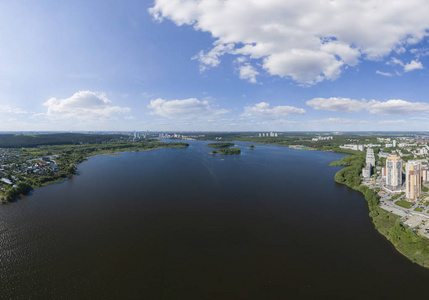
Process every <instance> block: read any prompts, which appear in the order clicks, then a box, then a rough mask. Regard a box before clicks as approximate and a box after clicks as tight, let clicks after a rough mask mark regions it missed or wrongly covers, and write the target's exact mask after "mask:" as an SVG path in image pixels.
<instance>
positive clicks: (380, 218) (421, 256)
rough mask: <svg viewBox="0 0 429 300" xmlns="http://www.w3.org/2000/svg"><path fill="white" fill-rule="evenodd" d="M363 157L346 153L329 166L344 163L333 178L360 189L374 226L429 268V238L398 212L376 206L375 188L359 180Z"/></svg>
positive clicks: (409, 256) (398, 247)
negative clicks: (403, 220)
mask: <svg viewBox="0 0 429 300" xmlns="http://www.w3.org/2000/svg"><path fill="white" fill-rule="evenodd" d="M364 161H365V157H364V156H363V155H360V154H355V155H349V156H346V157H344V158H343V159H342V160H340V161H335V162H332V163H331V164H330V165H331V166H339V165H343V166H345V168H343V169H341V170H340V171H338V172H337V174H335V181H336V182H337V183H340V184H344V185H347V186H348V187H350V188H352V189H353V190H356V191H359V192H360V193H362V194H363V195H364V197H365V200H366V201H367V203H368V209H369V216H370V217H371V218H372V222H373V224H374V226H375V229H377V230H378V232H379V233H381V234H382V235H383V236H385V237H386V238H387V239H388V240H389V241H390V242H391V243H392V244H393V245H394V246H395V248H396V249H397V250H398V251H399V252H400V253H401V254H402V255H404V256H405V257H407V258H408V259H409V260H411V261H412V262H414V263H416V264H418V265H420V266H422V267H425V268H429V239H427V238H425V237H422V236H419V235H418V234H416V233H414V232H413V231H412V230H411V229H410V228H409V227H408V226H406V225H405V224H403V223H402V222H401V221H400V216H397V215H395V214H393V213H390V212H388V211H386V210H384V209H382V208H380V207H379V204H380V201H379V198H380V197H379V196H378V195H377V194H376V193H375V191H374V190H372V189H369V188H367V187H366V186H363V185H361V184H360V179H361V176H360V172H361V170H362V167H363V165H364Z"/></svg>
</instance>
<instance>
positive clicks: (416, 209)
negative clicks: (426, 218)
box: [414, 207, 425, 212]
mask: <svg viewBox="0 0 429 300" xmlns="http://www.w3.org/2000/svg"><path fill="white" fill-rule="evenodd" d="M424 210H425V209H424V208H421V207H416V208H415V209H414V211H418V212H422V211H424Z"/></svg>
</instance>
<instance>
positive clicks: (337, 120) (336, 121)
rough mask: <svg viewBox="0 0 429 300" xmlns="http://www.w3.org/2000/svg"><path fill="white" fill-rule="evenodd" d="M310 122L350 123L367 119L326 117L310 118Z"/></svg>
mask: <svg viewBox="0 0 429 300" xmlns="http://www.w3.org/2000/svg"><path fill="white" fill-rule="evenodd" d="M310 123H316V124H351V123H367V121H363V120H351V119H345V118H327V119H322V120H312V121H310Z"/></svg>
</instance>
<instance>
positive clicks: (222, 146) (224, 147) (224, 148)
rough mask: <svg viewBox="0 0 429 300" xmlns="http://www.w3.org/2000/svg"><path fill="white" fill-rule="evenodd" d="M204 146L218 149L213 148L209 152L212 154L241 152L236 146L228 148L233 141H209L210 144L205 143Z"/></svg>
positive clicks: (236, 153) (235, 153)
mask: <svg viewBox="0 0 429 300" xmlns="http://www.w3.org/2000/svg"><path fill="white" fill-rule="evenodd" d="M206 146H207V147H212V148H216V149H218V150H217V151H216V150H213V151H212V152H211V154H213V155H215V154H224V155H238V154H241V150H240V148H237V147H234V148H230V147H232V146H234V144H233V143H210V144H207V145H206Z"/></svg>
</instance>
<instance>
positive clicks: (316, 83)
mask: <svg viewBox="0 0 429 300" xmlns="http://www.w3.org/2000/svg"><path fill="white" fill-rule="evenodd" d="M383 2H384V1H381V0H368V1H355V0H350V1H346V0H342V1H338V0H332V1H322V0H319V1H314V0H311V1H310V0H287V1H285V0H265V1H257V0H229V1H221V0H199V1H197V0H157V1H137V0H136V1H133V0H127V1H79V0H77V1H47V0H45V1H43V0H41V1H25V0H21V1H10V0H5V1H1V3H0V43H1V47H0V131H9V130H16V131H24V130H162V131H187V130H204V131H207V130H209V131H221V130H227V131H267V130H269V131H296V130H304V131H309V130H321V131H349V130H352V131H356V130H377V131H378V130H395V131H397V130H407V131H408V130H426V129H427V128H428V126H427V125H429V93H428V91H429V85H428V84H427V83H428V79H429V72H428V68H429V56H428V55H429V44H428V37H427V35H428V29H429V19H428V18H427V16H428V15H429V4H428V3H427V2H426V1H422V0H409V1H390V2H389V6H385V5H384V4H383Z"/></svg>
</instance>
